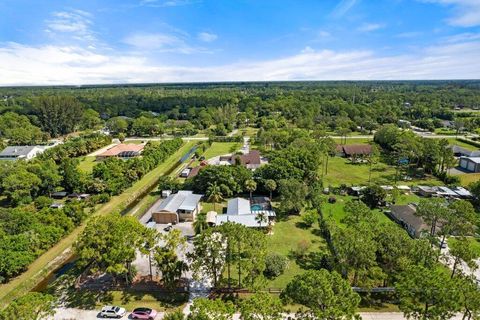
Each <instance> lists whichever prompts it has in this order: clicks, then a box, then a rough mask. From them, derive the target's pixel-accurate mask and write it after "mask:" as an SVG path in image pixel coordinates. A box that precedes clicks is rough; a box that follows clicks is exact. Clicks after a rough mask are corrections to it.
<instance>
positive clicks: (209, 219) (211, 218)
mask: <svg viewBox="0 0 480 320" xmlns="http://www.w3.org/2000/svg"><path fill="white" fill-rule="evenodd" d="M206 220H207V222H208V223H215V221H216V220H217V213H216V212H215V211H208V212H207V219H206Z"/></svg>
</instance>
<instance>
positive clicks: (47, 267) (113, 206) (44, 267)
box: [0, 141, 196, 306]
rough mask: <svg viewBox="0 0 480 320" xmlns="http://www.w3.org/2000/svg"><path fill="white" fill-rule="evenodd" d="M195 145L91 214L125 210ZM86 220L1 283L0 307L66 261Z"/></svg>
mask: <svg viewBox="0 0 480 320" xmlns="http://www.w3.org/2000/svg"><path fill="white" fill-rule="evenodd" d="M195 144H196V142H193V141H191V142H187V143H185V144H184V145H183V146H182V147H181V148H180V149H179V150H178V151H177V152H175V153H174V154H173V155H172V156H170V157H169V158H168V159H167V160H166V161H165V162H163V163H162V164H160V165H159V166H158V167H157V168H155V169H154V170H152V171H150V172H149V173H147V174H146V175H145V176H144V177H143V178H142V179H141V180H139V181H137V182H136V183H135V184H134V185H133V186H132V187H130V188H128V189H127V190H125V191H124V192H123V193H122V194H120V195H118V196H114V197H112V198H111V199H110V201H109V202H107V203H106V204H104V205H103V206H101V207H100V208H99V209H98V210H97V211H96V212H95V213H94V214H92V215H91V217H93V216H100V215H105V214H107V213H110V212H120V211H122V210H123V209H124V208H125V207H127V206H128V204H129V203H132V201H133V200H134V199H135V198H136V197H138V195H140V194H142V193H143V192H144V191H145V190H146V189H148V188H149V187H150V186H152V184H154V183H156V181H157V179H158V177H159V176H161V175H163V174H164V173H165V172H166V171H167V170H169V169H170V168H171V167H172V166H174V165H175V163H176V162H177V161H178V160H179V159H180V158H181V156H182V155H183V154H185V153H186V152H187V151H188V150H189V149H190V148H191V147H192V146H193V145H195ZM87 221H88V219H87ZM87 221H86V222H87ZM86 222H84V223H83V224H82V225H80V226H79V227H77V228H75V229H74V230H73V231H72V232H71V233H70V234H69V235H67V236H66V237H64V238H63V239H62V240H60V241H59V242H58V243H57V244H56V245H55V246H53V247H52V248H50V249H49V250H48V251H46V252H45V253H43V254H42V255H41V256H40V257H38V258H37V259H36V260H35V261H34V262H33V263H32V264H30V266H29V267H28V269H27V271H25V272H24V273H22V274H21V275H19V276H18V277H16V278H14V279H12V280H11V281H9V282H8V283H6V284H2V285H0V306H5V305H7V304H8V303H10V302H11V301H12V300H13V299H15V298H17V297H19V296H21V295H23V294H24V293H25V292H27V291H30V290H31V289H33V288H34V287H35V285H36V284H37V283H39V282H40V281H41V280H42V279H43V278H44V277H45V276H46V275H48V274H49V273H50V272H52V271H53V270H55V269H56V268H57V267H58V266H59V265H61V264H62V263H63V261H64V260H66V259H67V258H68V257H69V256H70V253H69V252H65V251H66V250H67V249H70V248H71V246H72V245H73V243H74V242H75V240H76V239H77V237H78V235H79V234H80V233H81V232H82V231H83V229H84V228H85V225H86ZM59 257H60V258H59Z"/></svg>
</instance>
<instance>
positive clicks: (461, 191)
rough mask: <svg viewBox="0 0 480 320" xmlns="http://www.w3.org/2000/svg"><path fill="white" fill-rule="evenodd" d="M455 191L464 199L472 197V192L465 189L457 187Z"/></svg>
mask: <svg viewBox="0 0 480 320" xmlns="http://www.w3.org/2000/svg"><path fill="white" fill-rule="evenodd" d="M453 191H455V192H456V193H457V194H458V195H460V196H462V197H471V196H472V194H471V193H470V191H468V190H467V189H465V188H464V187H456V188H455V189H453Z"/></svg>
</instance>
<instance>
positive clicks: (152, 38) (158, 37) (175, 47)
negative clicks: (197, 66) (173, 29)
mask: <svg viewBox="0 0 480 320" xmlns="http://www.w3.org/2000/svg"><path fill="white" fill-rule="evenodd" d="M123 42H124V43H126V44H128V45H130V46H133V47H135V48H136V49H141V50H155V51H158V52H176V53H183V54H191V53H195V52H206V51H205V50H204V49H203V48H196V47H192V46H190V45H188V44H187V42H186V41H185V40H184V38H183V37H182V36H178V35H174V34H167V33H135V34H131V35H129V36H127V37H126V38H124V39H123Z"/></svg>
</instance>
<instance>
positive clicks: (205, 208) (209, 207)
mask: <svg viewBox="0 0 480 320" xmlns="http://www.w3.org/2000/svg"><path fill="white" fill-rule="evenodd" d="M200 205H201V207H202V210H201V212H204V213H207V212H209V211H216V212H217V213H220V214H221V213H222V212H223V209H224V208H226V207H227V202H226V201H223V202H222V203H217V204H215V206H214V204H213V203H211V202H205V201H202V202H201V203H200ZM214 207H215V209H216V210H214Z"/></svg>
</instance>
